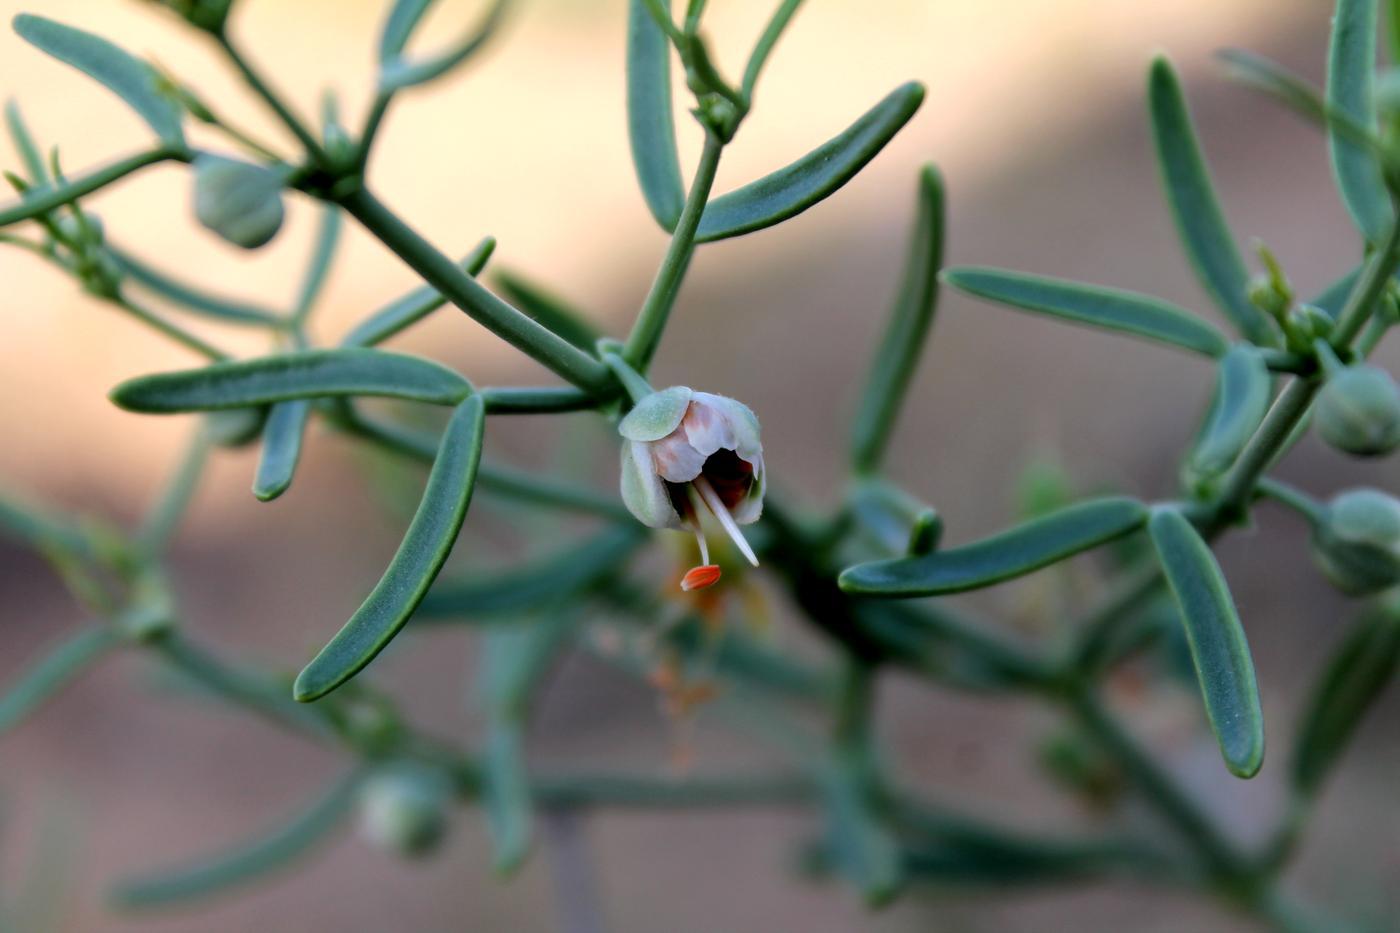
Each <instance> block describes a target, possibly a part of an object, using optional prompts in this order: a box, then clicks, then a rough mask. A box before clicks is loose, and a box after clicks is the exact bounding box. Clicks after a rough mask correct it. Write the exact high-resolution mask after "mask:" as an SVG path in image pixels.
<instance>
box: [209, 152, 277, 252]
mask: <svg viewBox="0 0 1400 933" xmlns="http://www.w3.org/2000/svg"><path fill="white" fill-rule="evenodd" d="M194 175H195V188H194V212H195V216H196V217H198V218H199V222H200V223H201V224H203V225H204V226H205V227H207V228H208V229H210V230H212V231H213V232H214V233H217V234H218V235H219V236H221V237H223V238H224V239H225V240H227V241H228V242H230V243H232V244H234V245H235V246H241V247H243V248H244V249H257V248H258V247H259V246H263V245H264V244H266V243H267V242H268V241H270V240H271V239H272V238H273V237H275V236H276V235H277V231H278V230H280V229H282V219H283V216H284V213H285V212H284V210H283V207H282V177H281V176H280V175H279V174H278V173H277V172H274V171H272V170H271V169H268V168H264V167H263V166H260V165H253V164H251V163H248V162H240V161H238V160H236V159H228V158H224V157H223V156H201V157H200V158H199V159H197V160H195V164H194Z"/></svg>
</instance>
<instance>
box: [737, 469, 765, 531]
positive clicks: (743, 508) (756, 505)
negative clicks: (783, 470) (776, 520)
mask: <svg viewBox="0 0 1400 933" xmlns="http://www.w3.org/2000/svg"><path fill="white" fill-rule="evenodd" d="M751 462H752V461H751ZM767 491H768V473H767V471H765V470H764V469H763V457H762V456H761V455H760V456H759V457H758V460H757V462H753V485H752V486H750V487H749V492H748V495H746V496H744V498H743V499H741V500H740V501H739V503H738V504H737V505H735V506H734V508H732V509H730V510H729V512H730V514H731V515H733V516H734V521H735V522H736V523H738V524H740V525H751V524H753V523H754V522H756V521H758V518H759V516H760V515H762V514H763V494H764V493H765V492H767Z"/></svg>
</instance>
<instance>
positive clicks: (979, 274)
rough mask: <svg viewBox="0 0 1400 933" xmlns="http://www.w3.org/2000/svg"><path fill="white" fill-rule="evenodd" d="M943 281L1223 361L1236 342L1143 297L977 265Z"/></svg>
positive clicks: (1182, 312) (951, 272)
mask: <svg viewBox="0 0 1400 933" xmlns="http://www.w3.org/2000/svg"><path fill="white" fill-rule="evenodd" d="M943 280H944V281H945V282H947V283H948V284H949V285H951V286H953V287H954V288H957V289H960V290H961V291H965V292H967V293H968V294H970V295H976V296H977V297H979V298H986V299H987V300H989V301H995V302H999V303H1001V304H1005V305H1010V306H1011V307H1013V308H1020V309H1022V310H1024V311H1034V312H1037V313H1040V314H1049V315H1053V316H1054V317H1058V318H1062V319H1064V320H1068V321H1074V322H1076V323H1079V324H1088V325H1090V326H1091V327H1100V328H1103V329H1105V330H1112V331H1117V332H1119V333H1123V334H1132V335H1133V336H1136V337H1145V338H1147V339H1148V340H1155V341H1158V342H1159V343H1165V344H1170V345H1172V346H1176V347H1181V348H1182V349H1185V350H1193V351H1195V352H1196V353H1204V354H1205V355H1207V356H1213V357H1219V356H1223V355H1224V354H1225V351H1226V350H1228V349H1230V341H1228V340H1227V339H1225V335H1224V334H1222V333H1220V331H1218V330H1216V329H1215V328H1214V327H1212V326H1211V325H1209V324H1207V323H1206V322H1205V321H1202V320H1201V319H1200V318H1197V317H1194V316H1193V315H1192V314H1191V313H1190V312H1188V311H1186V310H1184V309H1182V308H1178V307H1177V306H1176V305H1173V304H1168V303H1167V302H1165V301H1163V300H1161V299H1160V298H1153V297H1151V296H1149V295H1141V294H1138V293H1137V292H1128V291H1122V290H1120V289H1116V288H1104V287H1101V286H1097V285H1084V284H1081V283H1079V282H1066V281H1063V280H1061V279H1051V278H1046V277H1044V276H1038V275H1028V274H1026V273H1022V272H1008V271H1005V270H1002V269H986V268H977V267H972V266H964V267H961V268H955V269H949V270H948V271H947V272H944V273H943Z"/></svg>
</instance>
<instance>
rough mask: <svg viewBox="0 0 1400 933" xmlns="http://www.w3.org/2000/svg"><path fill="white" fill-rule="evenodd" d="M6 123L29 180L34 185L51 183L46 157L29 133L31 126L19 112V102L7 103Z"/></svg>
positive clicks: (11, 101)
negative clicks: (27, 124)
mask: <svg viewBox="0 0 1400 933" xmlns="http://www.w3.org/2000/svg"><path fill="white" fill-rule="evenodd" d="M5 124H6V126H8V127H9V130H10V140H11V141H12V142H13V143H14V144H15V152H17V153H19V158H20V161H21V162H23V163H24V171H25V173H26V174H27V175H28V176H29V181H30V183H31V184H34V185H47V184H48V183H49V170H48V167H47V166H46V165H44V157H43V156H42V155H40V154H39V147H38V146H36V145H35V144H34V137H33V136H31V135H30V133H29V127H27V126H26V125H25V123H24V116H23V115H22V114H21V113H20V112H19V102H18V101H15V100H10V101H7V102H6V103H5Z"/></svg>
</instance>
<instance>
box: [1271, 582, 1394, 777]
mask: <svg viewBox="0 0 1400 933" xmlns="http://www.w3.org/2000/svg"><path fill="white" fill-rule="evenodd" d="M1397 664H1400V601H1397V600H1395V599H1392V600H1391V601H1390V603H1389V604H1387V605H1382V606H1378V607H1376V608H1374V609H1372V610H1370V611H1369V612H1367V613H1366V614H1365V615H1364V616H1363V617H1362V618H1361V619H1360V621H1358V622H1357V624H1356V625H1355V626H1354V627H1353V628H1352V629H1351V631H1350V632H1348V633H1347V635H1346V637H1345V639H1343V641H1342V643H1341V645H1340V646H1339V647H1338V648H1337V650H1336V652H1335V653H1334V654H1333V655H1332V657H1331V659H1330V660H1329V661H1328V662H1327V667H1326V668H1325V669H1324V670H1323V672H1322V676H1321V677H1320V678H1319V679H1318V681H1317V685H1316V686H1315V687H1314V688H1313V692H1312V696H1311V697H1310V698H1309V700H1308V705H1307V709H1306V712H1305V713H1304V714H1303V717H1302V721H1301V725H1300V727H1299V730H1298V741H1297V743H1296V745H1295V746H1294V752H1293V773H1292V778H1293V786H1294V787H1295V788H1296V789H1297V790H1298V791H1299V792H1300V793H1303V794H1313V793H1316V792H1317V790H1318V788H1319V787H1321V786H1322V782H1323V780H1324V779H1325V778H1326V777H1327V775H1328V774H1329V773H1330V772H1331V770H1332V768H1333V766H1334V765H1336V763H1337V761H1338V759H1340V758H1341V756H1342V752H1343V751H1344V750H1345V749H1346V747H1347V744H1348V743H1349V742H1350V741H1351V737H1352V735H1353V734H1355V732H1356V729H1357V727H1358V726H1359V725H1360V724H1361V720H1362V719H1363V718H1364V717H1365V715H1366V712H1367V711H1368V710H1369V709H1370V708H1371V707H1372V706H1373V705H1374V704H1375V702H1376V699H1377V698H1378V697H1379V696H1380V695H1381V692H1382V691H1383V690H1384V689H1385V688H1386V686H1387V685H1388V684H1390V683H1391V682H1393V681H1394V680H1395V673H1396V668H1397Z"/></svg>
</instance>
